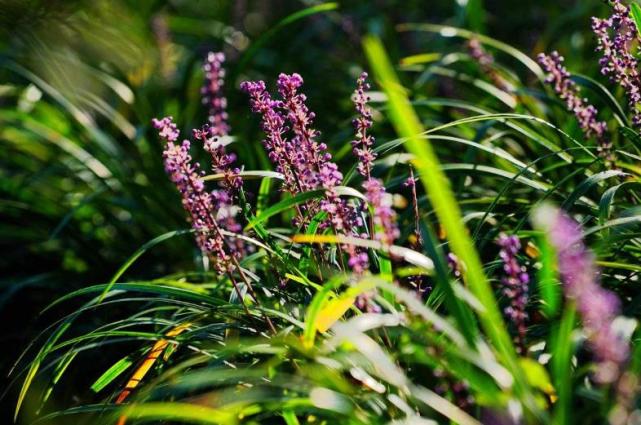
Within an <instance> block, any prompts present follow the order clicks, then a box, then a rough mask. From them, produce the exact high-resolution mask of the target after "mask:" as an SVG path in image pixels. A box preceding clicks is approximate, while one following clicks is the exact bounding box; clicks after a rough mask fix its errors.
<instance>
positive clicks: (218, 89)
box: [200, 52, 230, 136]
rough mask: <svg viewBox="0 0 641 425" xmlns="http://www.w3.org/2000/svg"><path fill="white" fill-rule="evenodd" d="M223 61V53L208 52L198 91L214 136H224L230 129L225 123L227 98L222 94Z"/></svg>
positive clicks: (223, 81)
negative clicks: (202, 78)
mask: <svg viewBox="0 0 641 425" xmlns="http://www.w3.org/2000/svg"><path fill="white" fill-rule="evenodd" d="M224 62H225V54H224V53H222V52H209V53H208V54H207V58H206V60H205V63H204V64H203V71H204V72H205V83H204V85H203V87H202V88H201V89H200V93H201V95H202V100H203V105H205V106H206V107H207V120H208V121H209V125H210V126H211V133H212V134H213V135H214V136H226V135H227V134H229V131H230V128H229V124H228V123H227V118H228V116H227V112H226V108H227V99H225V97H224V96H223V85H224V83H225V80H224V78H225V69H224V68H223V63H224Z"/></svg>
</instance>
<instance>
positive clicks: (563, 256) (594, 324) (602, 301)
mask: <svg viewBox="0 0 641 425" xmlns="http://www.w3.org/2000/svg"><path fill="white" fill-rule="evenodd" d="M534 223H535V225H536V226H537V227H539V228H541V229H543V230H544V231H545V232H546V234H547V236H548V239H549V241H550V244H551V245H552V246H553V247H554V249H555V250H556V253H557V256H558V268H559V274H560V277H561V281H562V282H563V284H564V285H563V289H564V291H565V294H566V296H567V297H568V298H569V299H571V300H573V301H574V302H575V303H576V306H577V310H578V311H579V314H580V315H581V318H582V321H583V328H584V331H585V334H586V336H587V339H588V342H589V345H590V347H591V348H592V351H593V353H594V356H595V358H596V360H597V368H596V371H595V374H594V378H595V380H596V381H597V382H599V383H602V384H609V383H613V382H615V381H616V380H617V379H619V377H620V376H621V375H622V373H623V371H624V370H625V366H626V364H627V361H628V359H629V355H630V349H629V346H628V343H627V342H626V341H625V340H624V339H623V338H622V337H621V336H620V335H619V334H618V333H617V332H616V331H615V329H614V328H613V322H614V319H615V318H616V317H617V315H618V314H619V307H620V302H619V299H618V297H617V296H616V295H615V294H614V293H613V292H610V291H608V290H606V289H603V288H602V287H601V285H599V271H598V270H597V268H596V266H595V263H594V255H593V254H592V252H590V250H589V249H588V248H587V247H586V246H585V244H584V243H583V235H582V231H581V226H579V224H578V223H576V222H575V221H574V220H572V219H571V218H570V217H568V216H567V215H566V214H565V213H563V212H561V211H559V210H557V209H555V208H553V207H549V206H548V207H542V208H540V209H539V210H538V211H537V212H536V213H535V215H534Z"/></svg>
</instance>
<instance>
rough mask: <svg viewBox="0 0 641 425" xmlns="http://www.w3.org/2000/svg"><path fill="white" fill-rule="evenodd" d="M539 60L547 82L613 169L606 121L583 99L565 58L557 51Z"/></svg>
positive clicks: (610, 143) (613, 159) (612, 156)
mask: <svg viewBox="0 0 641 425" xmlns="http://www.w3.org/2000/svg"><path fill="white" fill-rule="evenodd" d="M538 60H539V63H540V64H541V66H543V68H544V69H545V71H546V72H547V73H548V76H547V78H546V79H545V82H546V83H548V84H550V85H552V87H553V88H554V91H555V92H556V93H557V94H558V95H559V97H560V98H561V99H562V100H564V101H565V104H566V107H567V109H568V111H570V112H573V113H574V115H575V116H576V118H577V120H578V121H579V127H581V130H583V133H584V134H585V137H587V138H590V137H594V138H596V141H597V149H598V153H599V156H600V157H601V158H603V160H604V161H605V162H606V166H607V167H608V168H612V167H613V166H614V162H615V157H614V153H613V151H612V142H611V141H610V140H609V139H608V135H607V130H608V126H607V124H606V123H605V122H604V121H599V120H598V118H597V115H598V113H599V111H598V110H597V108H595V107H594V106H593V105H590V104H589V103H588V100H587V99H585V98H582V97H581V95H580V93H579V89H578V87H577V86H576V84H575V83H574V81H572V80H571V74H570V73H569V72H568V70H567V69H566V68H565V67H564V66H563V60H564V59H563V56H561V55H559V53H558V52H556V51H554V52H552V53H550V54H549V55H546V54H544V53H541V54H539V56H538Z"/></svg>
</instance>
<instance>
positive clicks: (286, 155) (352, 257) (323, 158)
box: [241, 74, 368, 273]
mask: <svg viewBox="0 0 641 425" xmlns="http://www.w3.org/2000/svg"><path fill="white" fill-rule="evenodd" d="M302 84H303V78H302V77H301V76H300V75H298V74H292V75H287V74H280V75H279V77H278V81H277V88H278V93H279V95H280V98H281V100H273V99H272V97H271V96H270V94H269V93H268V92H267V89H266V85H265V83H264V82H263V81H255V82H251V81H246V82H243V83H242V84H241V89H242V90H243V91H245V92H246V93H247V94H249V97H250V104H251V108H252V111H254V112H255V113H258V114H260V115H261V118H262V122H261V127H262V129H263V131H264V132H265V139H264V140H263V145H264V146H265V148H266V150H267V152H268V155H269V158H270V160H271V161H272V162H273V163H274V164H275V166H276V170H277V171H278V172H280V173H282V174H283V176H284V180H285V181H284V189H285V190H287V191H288V192H290V193H292V194H296V193H301V192H306V191H310V190H316V189H323V190H324V191H325V197H324V199H322V200H321V202H320V203H317V204H310V203H308V204H305V205H303V206H301V207H300V209H301V211H300V212H301V213H303V212H305V213H307V215H308V216H313V215H315V214H316V213H317V212H318V211H324V212H326V213H327V215H328V218H329V224H330V225H331V226H332V228H333V230H334V231H335V232H336V233H337V234H347V235H351V236H358V235H359V234H358V228H359V227H361V226H362V220H361V219H360V217H359V215H358V212H357V210H356V209H355V208H354V207H353V206H351V205H348V204H347V203H346V202H345V200H343V199H341V198H340V196H339V194H338V193H337V191H336V188H337V186H338V185H340V183H341V182H342V180H343V175H342V174H341V172H340V171H339V170H338V166H337V165H336V164H335V163H334V162H332V156H331V155H330V154H329V153H328V152H327V145H325V144H324V143H319V142H317V141H316V138H317V137H318V132H317V131H316V130H315V129H314V128H313V127H312V125H313V121H314V118H315V115H314V113H313V112H311V111H310V110H309V109H308V107H307V105H306V103H305V102H306V100H307V98H306V96H305V95H304V94H302V93H300V92H299V89H300V87H301V86H302ZM297 221H298V224H303V223H304V218H303V217H298V218H297ZM342 249H343V250H344V251H346V252H347V254H348V256H349V266H350V267H351V269H352V270H353V271H354V272H355V273H362V272H364V271H365V270H367V268H368V258H367V254H366V253H363V252H360V251H359V250H358V249H356V247H354V246H352V245H343V246H342Z"/></svg>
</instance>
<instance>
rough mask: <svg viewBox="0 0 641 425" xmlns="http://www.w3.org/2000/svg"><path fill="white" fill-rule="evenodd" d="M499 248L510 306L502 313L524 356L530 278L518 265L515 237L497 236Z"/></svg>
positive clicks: (518, 245) (504, 288)
mask: <svg viewBox="0 0 641 425" xmlns="http://www.w3.org/2000/svg"><path fill="white" fill-rule="evenodd" d="M497 243H498V245H499V246H500V247H501V251H500V252H499V257H500V258H501V260H502V261H503V272H504V273H505V275H504V276H503V278H502V279H501V282H502V283H503V294H504V295H505V296H506V298H507V299H508V300H509V302H510V304H509V306H508V307H506V308H505V310H504V313H505V315H506V316H507V318H508V319H509V321H510V322H512V323H513V324H514V326H515V328H516V332H517V336H516V343H517V346H518V347H519V351H520V354H525V352H526V348H525V337H526V333H527V326H526V322H527V319H528V314H527V311H526V307H527V302H528V284H529V283H530V276H529V275H528V274H527V271H526V269H525V267H524V266H522V265H521V264H519V261H518V259H517V257H516V256H517V254H518V252H519V251H520V250H521V241H520V240H519V238H518V237H516V236H507V235H505V234H503V233H502V234H501V235H499V239H498V241H497Z"/></svg>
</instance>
